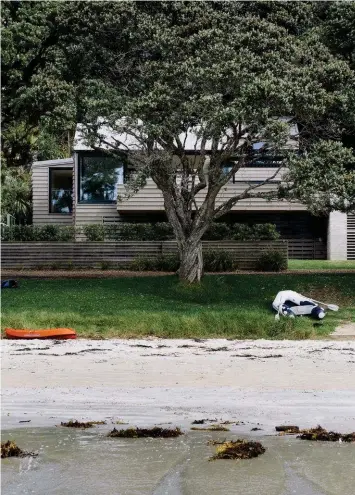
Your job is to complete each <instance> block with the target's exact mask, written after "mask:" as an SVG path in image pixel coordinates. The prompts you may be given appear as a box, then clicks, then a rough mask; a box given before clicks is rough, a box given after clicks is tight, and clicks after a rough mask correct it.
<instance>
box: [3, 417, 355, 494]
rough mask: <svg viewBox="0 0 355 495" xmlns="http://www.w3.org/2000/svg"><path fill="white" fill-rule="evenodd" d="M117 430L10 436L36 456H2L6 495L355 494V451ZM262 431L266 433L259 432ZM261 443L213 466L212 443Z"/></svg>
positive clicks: (275, 440) (28, 431)
mask: <svg viewBox="0 0 355 495" xmlns="http://www.w3.org/2000/svg"><path fill="white" fill-rule="evenodd" d="M111 428H112V425H104V426H98V427H94V428H92V429H90V430H69V429H66V428H61V427H59V428H47V429H44V428H21V429H16V430H11V431H10V430H8V431H4V432H3V434H2V439H3V440H2V441H6V440H8V439H13V440H15V441H16V443H17V444H18V445H19V446H20V447H21V448H22V449H24V450H28V451H36V452H38V453H39V455H38V457H35V458H33V457H26V458H22V459H16V458H12V459H3V460H2V461H1V465H2V494H3V495H18V494H32V493H33V494H36V495H50V494H56V495H68V494H76V495H97V494H100V495H106V494H107V495H115V494H117V495H143V494H144V495H145V494H151V495H165V494H168V495H210V494H211V495H212V494H213V495H214V494H216V493H217V494H219V493H223V494H227V495H229V494H233V495H234V494H243V495H256V494H263V495H352V494H353V493H354V484H355V473H354V470H353V466H354V461H355V446H354V445H353V444H344V443H343V444H338V443H334V444H333V443H317V442H315V443H311V442H306V441H301V440H298V439H296V438H295V437H277V436H266V437H263V436H261V435H260V436H259V435H256V434H252V435H251V434H244V435H241V434H237V432H236V430H237V429H236V428H234V431H233V428H232V431H231V432H230V433H229V432H213V433H211V432H202V431H201V432H198V431H195V432H194V431H187V434H185V435H184V436H181V437H179V438H172V439H120V438H108V437H106V433H107V432H108V431H109V430H110V429H111ZM258 433H262V432H258ZM238 437H243V438H251V439H254V440H259V441H261V442H262V443H263V445H264V446H265V447H266V449H267V450H266V453H265V454H264V455H262V456H260V457H258V458H256V459H251V460H244V461H239V462H236V461H225V460H219V461H213V462H209V461H208V458H209V457H210V456H211V455H212V454H213V453H214V451H215V447H213V446H208V445H207V441H208V440H210V439H212V438H213V439H219V440H223V439H225V438H228V439H236V438H238Z"/></svg>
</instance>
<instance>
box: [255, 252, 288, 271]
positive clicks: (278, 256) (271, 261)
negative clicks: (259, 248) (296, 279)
mask: <svg viewBox="0 0 355 495" xmlns="http://www.w3.org/2000/svg"><path fill="white" fill-rule="evenodd" d="M257 269H258V270H260V271H262V272H281V271H283V270H287V257H286V256H285V255H284V254H283V253H281V252H280V251H275V250H270V251H265V252H264V253H262V254H261V256H260V257H259V259H258V260H257Z"/></svg>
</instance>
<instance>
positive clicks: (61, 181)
mask: <svg viewBox="0 0 355 495" xmlns="http://www.w3.org/2000/svg"><path fill="white" fill-rule="evenodd" d="M72 211H73V169H71V168H50V169H49V213H61V214H63V215H70V214H71V213H72Z"/></svg>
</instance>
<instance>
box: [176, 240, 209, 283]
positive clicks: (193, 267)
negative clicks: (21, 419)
mask: <svg viewBox="0 0 355 495" xmlns="http://www.w3.org/2000/svg"><path fill="white" fill-rule="evenodd" d="M179 245H180V268H179V278H180V280H181V281H183V282H188V283H189V284H192V283H194V282H200V280H201V277H202V275H203V258H202V243H201V240H200V239H199V240H198V241H191V240H186V241H183V242H182V243H179Z"/></svg>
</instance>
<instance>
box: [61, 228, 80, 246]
mask: <svg viewBox="0 0 355 495" xmlns="http://www.w3.org/2000/svg"><path fill="white" fill-rule="evenodd" d="M77 230H78V229H76V228H75V227H74V226H73V225H63V226H61V227H60V228H59V233H58V241H61V242H70V241H74V240H75V234H76V232H77Z"/></svg>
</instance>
